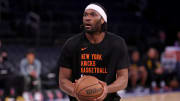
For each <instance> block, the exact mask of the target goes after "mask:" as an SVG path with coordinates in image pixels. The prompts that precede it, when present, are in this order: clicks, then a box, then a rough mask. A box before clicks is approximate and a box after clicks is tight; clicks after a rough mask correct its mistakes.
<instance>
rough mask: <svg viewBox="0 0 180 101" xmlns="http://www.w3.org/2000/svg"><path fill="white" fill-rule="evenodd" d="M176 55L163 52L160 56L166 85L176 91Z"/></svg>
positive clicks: (177, 82) (177, 83)
mask: <svg viewBox="0 0 180 101" xmlns="http://www.w3.org/2000/svg"><path fill="white" fill-rule="evenodd" d="M176 64H177V60H176V55H175V54H172V53H171V52H167V51H165V52H164V53H163V54H162V55H161V65H162V68H163V70H164V75H165V81H166V84H167V85H168V86H169V87H170V88H172V89H177V88H178V86H179V81H178V65H177V66H176Z"/></svg>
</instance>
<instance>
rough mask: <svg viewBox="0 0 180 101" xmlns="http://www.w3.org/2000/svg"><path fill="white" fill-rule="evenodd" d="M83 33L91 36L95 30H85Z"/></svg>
mask: <svg viewBox="0 0 180 101" xmlns="http://www.w3.org/2000/svg"><path fill="white" fill-rule="evenodd" d="M84 31H85V32H86V33H88V34H93V33H94V32H96V31H95V30H87V29H85V30H84Z"/></svg>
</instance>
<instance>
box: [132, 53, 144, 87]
mask: <svg viewBox="0 0 180 101" xmlns="http://www.w3.org/2000/svg"><path fill="white" fill-rule="evenodd" d="M130 60H131V65H130V68H129V78H130V81H131V82H130V84H131V86H132V90H133V89H134V88H136V87H137V82H138V81H140V86H142V87H145V83H146V79H147V71H146V69H145V67H144V66H143V64H142V63H141V59H140V53H139V51H138V50H134V51H133V52H132V55H131V59H130Z"/></svg>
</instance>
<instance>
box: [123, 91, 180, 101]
mask: <svg viewBox="0 0 180 101" xmlns="http://www.w3.org/2000/svg"><path fill="white" fill-rule="evenodd" d="M121 101H180V92H174V93H164V94H153V95H149V96H142V97H141V96H138V97H130V98H123V99H122V100H121Z"/></svg>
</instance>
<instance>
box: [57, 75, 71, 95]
mask: <svg viewBox="0 0 180 101" xmlns="http://www.w3.org/2000/svg"><path fill="white" fill-rule="evenodd" d="M59 86H60V88H61V90H62V91H64V92H65V93H66V94H68V95H70V96H74V93H73V92H74V85H73V83H72V82H71V81H70V80H68V79H62V80H60V81H59Z"/></svg>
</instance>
